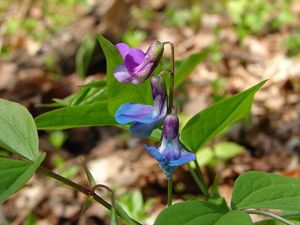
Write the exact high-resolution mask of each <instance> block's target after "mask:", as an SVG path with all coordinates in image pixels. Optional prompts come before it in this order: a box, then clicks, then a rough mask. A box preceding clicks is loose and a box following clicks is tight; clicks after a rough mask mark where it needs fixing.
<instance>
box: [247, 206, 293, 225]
mask: <svg viewBox="0 0 300 225" xmlns="http://www.w3.org/2000/svg"><path fill="white" fill-rule="evenodd" d="M241 211H243V212H246V213H248V214H257V215H263V216H267V217H271V218H273V219H276V220H278V221H280V222H282V223H284V224H287V225H295V224H294V223H292V222H290V221H288V220H286V219H284V218H282V217H281V216H278V215H276V214H273V213H270V212H264V211H259V210H255V209H244V210H241Z"/></svg>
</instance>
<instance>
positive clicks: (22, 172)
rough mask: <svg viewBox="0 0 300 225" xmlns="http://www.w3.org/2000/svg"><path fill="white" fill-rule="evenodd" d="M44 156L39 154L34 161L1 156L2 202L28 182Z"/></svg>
mask: <svg viewBox="0 0 300 225" xmlns="http://www.w3.org/2000/svg"><path fill="white" fill-rule="evenodd" d="M44 158H45V154H42V155H39V156H38V157H37V159H36V160H35V161H34V162H33V163H30V162H25V161H21V160H15V159H7V158H0V176H1V177H2V178H1V179H0V204H2V203H3V202H4V201H5V200H6V199H7V198H8V197H9V196H10V195H12V194H13V193H15V192H16V191H18V190H19V189H21V188H22V187H23V186H24V185H25V184H26V183H27V182H28V180H29V179H30V178H31V177H32V176H33V174H34V172H35V171H36V170H37V168H38V167H39V165H40V164H41V163H42V161H43V160H44Z"/></svg>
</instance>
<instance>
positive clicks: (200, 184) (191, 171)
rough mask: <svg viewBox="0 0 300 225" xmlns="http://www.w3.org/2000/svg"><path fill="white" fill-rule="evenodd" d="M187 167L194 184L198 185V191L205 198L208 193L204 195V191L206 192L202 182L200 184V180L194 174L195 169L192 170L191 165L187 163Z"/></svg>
mask: <svg viewBox="0 0 300 225" xmlns="http://www.w3.org/2000/svg"><path fill="white" fill-rule="evenodd" d="M187 165H188V168H189V171H190V173H191V175H192V177H193V179H194V180H195V182H196V184H197V185H198V187H199V189H200V190H201V192H202V193H203V194H204V195H205V196H207V194H208V193H205V190H206V186H205V184H203V182H201V180H200V179H199V177H198V175H197V174H196V172H195V169H193V168H192V166H191V164H190V163H188V164H187Z"/></svg>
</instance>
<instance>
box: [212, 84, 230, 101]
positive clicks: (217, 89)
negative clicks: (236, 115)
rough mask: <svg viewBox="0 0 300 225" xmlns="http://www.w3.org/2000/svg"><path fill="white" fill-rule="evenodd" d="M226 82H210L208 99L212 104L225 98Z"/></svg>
mask: <svg viewBox="0 0 300 225" xmlns="http://www.w3.org/2000/svg"><path fill="white" fill-rule="evenodd" d="M225 83H226V81H225V80H224V79H217V80H214V81H212V82H211V87H212V90H213V91H212V93H211V94H210V98H211V99H212V100H213V102H214V103H215V102H218V101H221V100H223V99H225V98H226V95H227V94H226V91H225V89H224V86H225Z"/></svg>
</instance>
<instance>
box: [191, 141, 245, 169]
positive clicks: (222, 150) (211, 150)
mask: <svg viewBox="0 0 300 225" xmlns="http://www.w3.org/2000/svg"><path fill="white" fill-rule="evenodd" d="M243 151H244V148H243V147H242V146H240V145H238V144H236V143H234V142H220V143H218V144H216V145H214V146H213V147H204V148H201V149H200V150H198V151H197V153H196V155H197V160H198V162H199V164H200V165H201V166H205V165H210V166H215V165H217V164H218V163H220V162H226V161H227V160H230V159H232V158H234V157H235V156H237V155H239V154H241V153H242V152H243Z"/></svg>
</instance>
